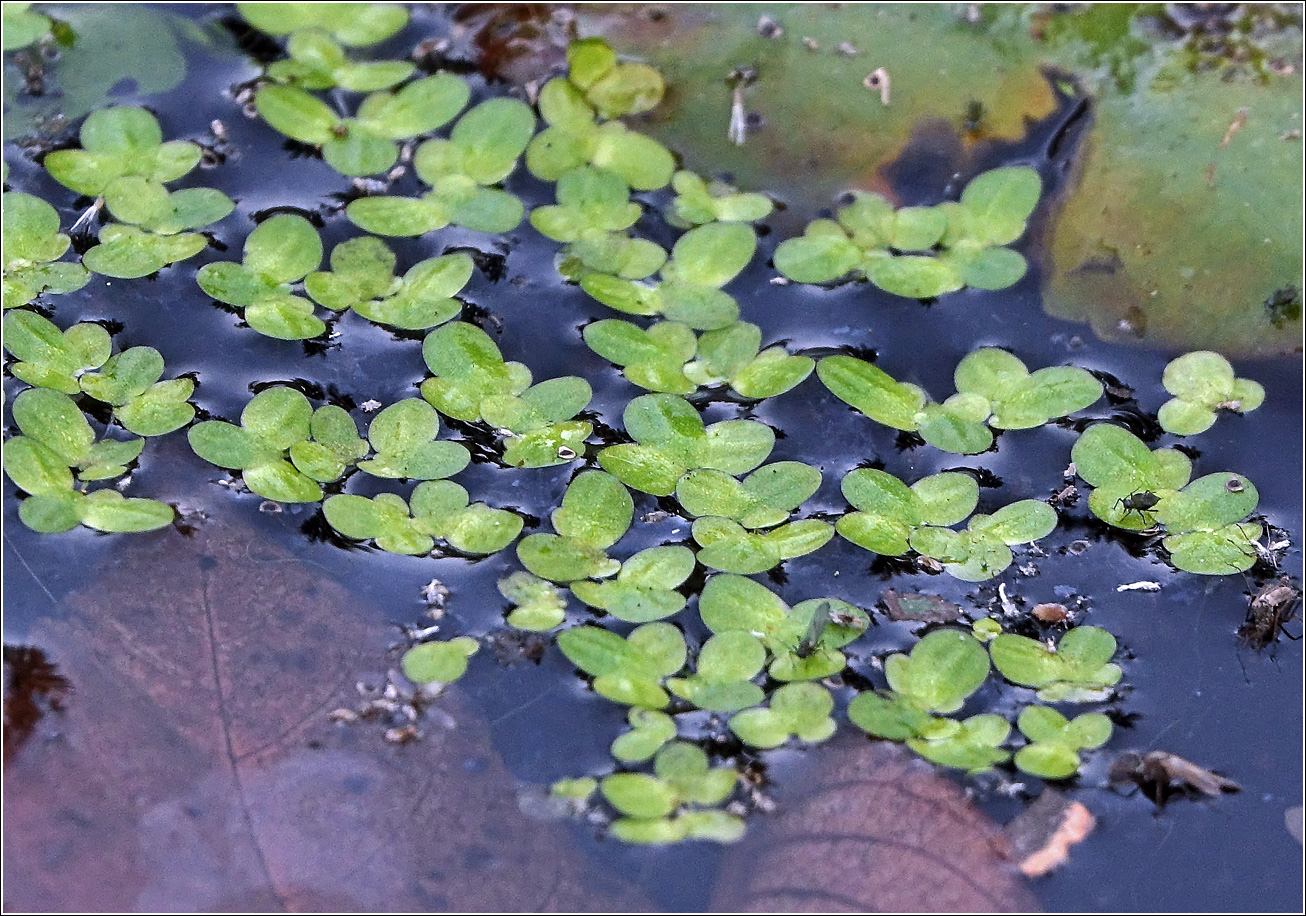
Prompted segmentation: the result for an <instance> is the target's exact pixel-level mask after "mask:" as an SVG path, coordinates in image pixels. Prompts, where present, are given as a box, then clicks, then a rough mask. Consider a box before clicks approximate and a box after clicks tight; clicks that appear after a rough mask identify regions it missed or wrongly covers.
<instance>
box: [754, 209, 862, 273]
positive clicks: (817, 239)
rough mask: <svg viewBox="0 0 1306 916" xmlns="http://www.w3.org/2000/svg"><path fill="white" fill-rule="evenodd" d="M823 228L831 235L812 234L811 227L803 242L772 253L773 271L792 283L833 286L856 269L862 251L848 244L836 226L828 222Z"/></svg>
mask: <svg viewBox="0 0 1306 916" xmlns="http://www.w3.org/2000/svg"><path fill="white" fill-rule="evenodd" d="M823 225H826V226H829V227H831V228H833V230H834V231H833V232H831V231H813V228H814V227H813V225H809V226H808V227H807V233H806V234H805V235H803V237H802V238H797V239H786V240H785V241H783V242H781V243H780V244H779V245H778V246H777V247H776V250H775V257H774V263H775V268H776V270H778V271H780V273H782V274H784V275H785V276H786V277H788V278H789V279H790V280H793V281H794V282H795V283H833V282H834V281H835V280H838V279H840V278H842V277H845V276H847V275H848V274H849V273H850V272H852V271H853V270H854V269H856V268H857V267H859V266H860V265H861V263H862V260H863V254H862V251H861V249H860V248H858V247H857V246H856V245H855V244H853V243H852V242H850V241H849V240H848V237H847V236H845V235H844V234H843V232H842V230H840V229H839V227H838V224H835V223H830V222H829V221H828V220H827V221H825V223H824V224H823Z"/></svg>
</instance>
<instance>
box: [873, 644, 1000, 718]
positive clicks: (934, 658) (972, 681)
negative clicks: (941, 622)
mask: <svg viewBox="0 0 1306 916" xmlns="http://www.w3.org/2000/svg"><path fill="white" fill-rule="evenodd" d="M884 673H885V676H886V677H887V678H888V681H889V686H890V687H891V688H892V689H893V690H894V691H895V692H897V693H899V694H902V695H904V696H906V697H910V698H911V701H912V702H913V703H915V704H916V705H917V706H918V707H919V708H921V709H923V710H927V711H933V712H944V713H947V712H955V711H957V710H958V709H960V708H961V704H962V703H963V702H964V701H965V699H966V697H968V696H970V695H971V694H972V693H974V692H975V691H976V690H978V689H979V686H980V684H982V683H984V680H985V679H986V678H987V677H988V674H989V660H988V657H987V653H986V652H985V651H984V647H983V646H982V645H980V643H979V641H978V640H976V639H975V637H973V636H971V635H970V634H969V633H963V632H961V631H960V630H935V631H934V632H933V633H930V634H929V635H927V636H926V637H925V638H924V639H922V640H921V641H920V642H919V643H917V644H916V646H915V647H914V648H913V649H912V651H911V653H910V654H908V655H903V654H901V653H899V654H896V655H891V656H890V657H889V658H888V659H887V660H886V661H885V663H884Z"/></svg>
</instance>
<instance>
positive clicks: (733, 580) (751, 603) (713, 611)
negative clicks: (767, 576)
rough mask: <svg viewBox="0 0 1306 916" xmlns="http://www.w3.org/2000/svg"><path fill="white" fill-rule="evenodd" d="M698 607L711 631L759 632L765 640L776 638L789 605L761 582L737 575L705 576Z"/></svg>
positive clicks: (785, 618) (783, 625)
mask: <svg viewBox="0 0 1306 916" xmlns="http://www.w3.org/2000/svg"><path fill="white" fill-rule="evenodd" d="M698 609H699V614H700V615H701V616H702V618H703V623H704V624H706V625H707V627H708V629H710V630H711V631H712V632H713V633H724V632H726V631H728V630H742V631H744V632H745V633H760V634H762V637H763V639H764V640H767V641H768V642H770V641H771V640H774V639H777V638H779V637H778V636H777V634H778V633H779V632H780V631H781V630H782V629H783V628H784V627H785V624H786V620H787V618H788V614H789V606H788V605H787V604H785V602H784V601H782V600H781V599H780V598H779V597H778V596H777V595H776V594H775V593H774V592H772V591H771V590H770V589H768V588H767V587H766V586H765V585H762V584H760V583H758V582H754V581H753V580H752V579H745V578H744V577H743V576H737V575H717V576H712V577H711V578H709V579H708V580H707V583H706V584H705V585H704V586H703V592H702V594H701V595H700V596H699V600H698Z"/></svg>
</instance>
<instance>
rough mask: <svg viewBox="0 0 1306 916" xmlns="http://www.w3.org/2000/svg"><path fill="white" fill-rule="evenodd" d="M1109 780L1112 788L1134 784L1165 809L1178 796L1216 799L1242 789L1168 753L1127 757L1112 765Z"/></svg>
mask: <svg viewBox="0 0 1306 916" xmlns="http://www.w3.org/2000/svg"><path fill="white" fill-rule="evenodd" d="M1109 779H1110V781H1111V784H1112V785H1124V784H1125V783H1131V782H1132V783H1133V784H1134V785H1136V786H1138V788H1139V789H1141V790H1142V792H1143V794H1144V795H1146V796H1147V797H1148V798H1150V799H1151V800H1152V801H1153V802H1155V803H1156V805H1157V806H1158V807H1164V806H1165V803H1166V802H1167V801H1169V800H1170V799H1171V798H1173V797H1174V796H1176V795H1192V794H1201V795H1207V796H1210V797H1212V798H1214V797H1218V796H1219V795H1220V794H1222V793H1224V792H1238V791H1241V789H1242V787H1241V786H1239V785H1238V783H1236V782H1234V781H1233V780H1232V779H1228V778H1227V777H1224V776H1221V775H1220V774H1219V773H1215V772H1213V771H1211V770H1208V769H1206V768H1204V767H1199V766H1198V765H1197V764H1195V763H1190V762H1189V761H1187V760H1185V759H1184V758H1182V757H1180V756H1178V755H1176V754H1171V753H1169V752H1168V751H1148V752H1147V753H1146V754H1135V753H1129V754H1123V755H1121V756H1120V757H1119V758H1117V759H1116V761H1115V762H1114V763H1112V764H1111V770H1110V772H1109Z"/></svg>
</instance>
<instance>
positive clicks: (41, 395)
mask: <svg viewBox="0 0 1306 916" xmlns="http://www.w3.org/2000/svg"><path fill="white" fill-rule="evenodd" d="M12 410H13V417H14V422H15V423H16V424H17V425H18V428H19V430H20V431H21V432H22V433H23V435H24V436H27V437H28V438H30V439H33V440H36V441H38V442H40V443H41V444H42V445H44V446H45V447H46V448H48V449H50V450H51V451H52V452H53V453H54V454H55V455H56V456H58V458H59V460H61V461H63V462H64V465H65V466H67V467H78V466H81V465H83V464H84V463H85V462H87V461H88V460H89V459H90V457H91V450H92V445H93V444H94V443H95V432H94V431H93V430H92V429H91V425H90V424H89V423H88V422H86V417H85V416H83V415H82V412H81V410H80V409H79V408H78V407H77V403H76V402H75V401H74V400H73V399H72V398H70V397H69V396H68V395H66V394H64V393H63V392H60V391H54V390H52V389H49V388H28V389H26V390H24V391H21V392H19V394H18V396H17V397H16V398H14V402H13V408H12ZM6 448H8V445H6ZM15 482H17V481H15ZM20 486H21V484H20ZM29 492H30V491H29Z"/></svg>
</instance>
